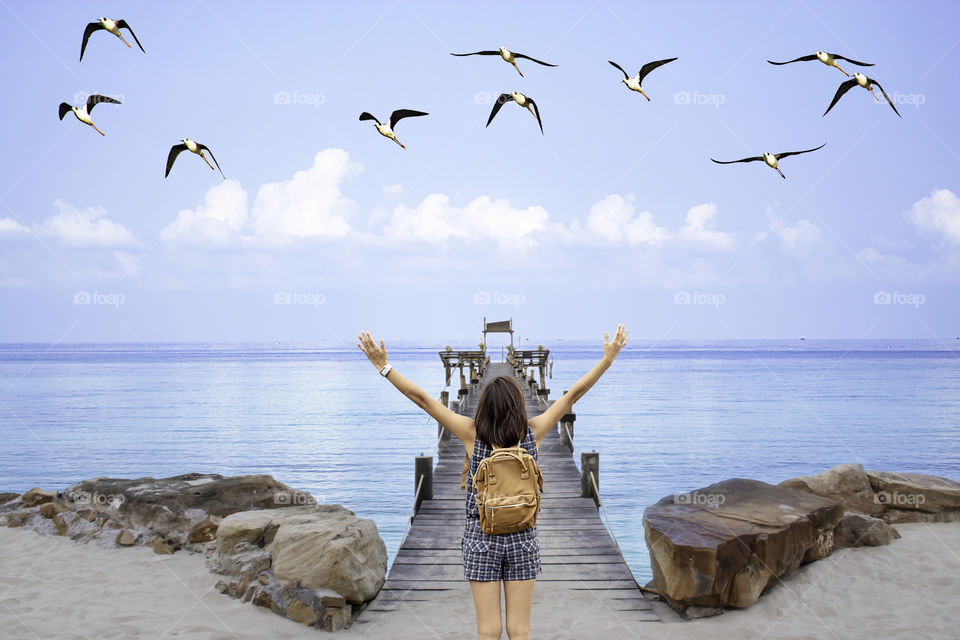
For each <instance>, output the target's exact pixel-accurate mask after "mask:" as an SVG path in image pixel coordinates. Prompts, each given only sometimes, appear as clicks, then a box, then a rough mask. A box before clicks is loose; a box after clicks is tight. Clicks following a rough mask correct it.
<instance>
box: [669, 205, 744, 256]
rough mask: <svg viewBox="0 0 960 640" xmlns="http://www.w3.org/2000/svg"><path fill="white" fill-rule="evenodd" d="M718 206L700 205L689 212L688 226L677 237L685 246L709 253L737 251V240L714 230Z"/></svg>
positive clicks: (684, 226)
mask: <svg viewBox="0 0 960 640" xmlns="http://www.w3.org/2000/svg"><path fill="white" fill-rule="evenodd" d="M717 210H718V209H717V205H715V204H714V203H712V202H706V203H703V204H698V205H695V206H693V207H690V209H688V210H687V216H686V224H684V225H683V226H682V227H680V229H679V231H678V232H677V235H678V236H679V237H680V239H681V240H683V242H684V243H685V244H689V245H692V246H693V247H696V248H700V249H704V250H707V251H731V250H733V249H736V247H737V240H736V238H735V237H734V236H733V235H731V234H729V233H726V232H724V231H717V230H715V229H713V228H712V226H713V217H714V216H715V215H716V213H717Z"/></svg>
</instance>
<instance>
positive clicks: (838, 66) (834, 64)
mask: <svg viewBox="0 0 960 640" xmlns="http://www.w3.org/2000/svg"><path fill="white" fill-rule="evenodd" d="M833 66H835V67H836V68H837V69H840V65H838V64H837V63H836V62H834V63H833ZM840 71H842V72H843V75H845V76H847V77H848V78H849V77H850V74H849V73H847V72H846V71H844V70H843V69H840Z"/></svg>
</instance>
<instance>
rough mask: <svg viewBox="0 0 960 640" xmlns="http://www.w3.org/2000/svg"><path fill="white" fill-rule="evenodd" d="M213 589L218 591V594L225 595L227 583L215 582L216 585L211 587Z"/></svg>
mask: <svg viewBox="0 0 960 640" xmlns="http://www.w3.org/2000/svg"><path fill="white" fill-rule="evenodd" d="M213 588H214V589H216V590H217V591H219V592H220V593H226V592H227V591H228V589H229V587H228V586H227V583H226V582H224V581H223V580H217V584H215V585H213Z"/></svg>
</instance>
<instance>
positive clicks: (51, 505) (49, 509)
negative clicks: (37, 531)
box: [37, 502, 67, 535]
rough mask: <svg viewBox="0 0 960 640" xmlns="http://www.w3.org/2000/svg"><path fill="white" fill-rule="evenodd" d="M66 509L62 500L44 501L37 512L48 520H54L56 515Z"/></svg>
mask: <svg viewBox="0 0 960 640" xmlns="http://www.w3.org/2000/svg"><path fill="white" fill-rule="evenodd" d="M66 510H67V508H66V507H65V506H63V504H62V503H60V502H44V503H43V504H41V505H40V508H39V509H37V513H39V514H40V515H42V516H43V517H44V518H46V519H48V520H52V519H53V517H54V516H55V515H57V514H58V513H63V512H64V511H66ZM60 535H63V534H60Z"/></svg>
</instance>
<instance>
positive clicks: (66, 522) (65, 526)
mask: <svg viewBox="0 0 960 640" xmlns="http://www.w3.org/2000/svg"><path fill="white" fill-rule="evenodd" d="M78 519H79V518H77V514H75V513H74V512H73V511H63V512H61V513H58V514H56V515H55V516H53V524H54V526H55V527H56V528H57V533H58V534H60V535H61V536H65V535H68V534H70V533H71V531H70V529H71V528H72V526H73V524H74V523H75V522H76V521H77V520H78Z"/></svg>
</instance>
